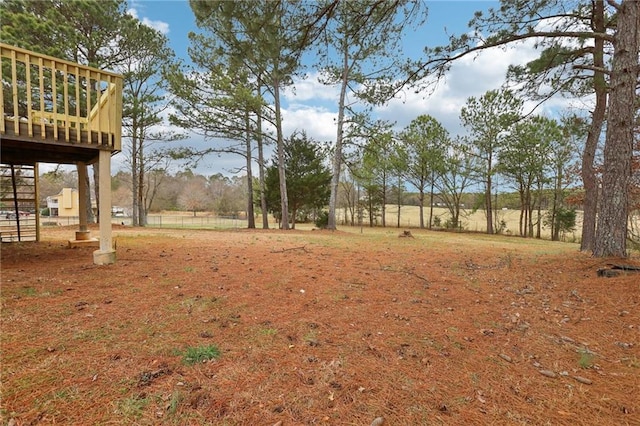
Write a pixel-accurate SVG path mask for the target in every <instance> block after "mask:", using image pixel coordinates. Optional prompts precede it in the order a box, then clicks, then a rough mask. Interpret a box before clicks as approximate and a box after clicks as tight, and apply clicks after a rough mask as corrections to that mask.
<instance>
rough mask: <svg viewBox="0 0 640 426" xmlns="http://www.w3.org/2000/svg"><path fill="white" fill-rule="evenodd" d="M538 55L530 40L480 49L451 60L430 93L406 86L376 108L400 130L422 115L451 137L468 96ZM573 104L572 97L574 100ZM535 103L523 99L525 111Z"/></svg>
mask: <svg viewBox="0 0 640 426" xmlns="http://www.w3.org/2000/svg"><path fill="white" fill-rule="evenodd" d="M538 56H539V52H536V50H535V49H534V47H533V41H530V42H526V43H521V44H519V45H518V46H514V47H510V48H508V49H502V48H493V49H488V50H485V51H481V52H480V53H479V54H477V55H475V56H467V57H463V58H461V59H459V60H458V61H456V62H454V63H453V65H452V66H451V68H450V70H449V71H448V72H447V73H446V76H445V78H444V79H443V80H442V81H440V82H438V84H437V85H436V86H435V90H433V91H432V92H427V91H423V92H420V93H416V92H415V91H414V90H411V89H410V88H407V89H406V90H405V91H404V92H403V93H402V94H401V95H400V96H398V97H397V98H396V99H394V100H392V101H390V102H389V103H388V104H387V105H385V106H383V107H379V108H377V109H376V113H377V114H378V115H379V116H380V118H383V119H386V120H390V121H395V122H397V128H398V129H402V128H404V127H405V126H407V125H408V124H409V123H410V122H411V120H413V119H414V118H416V117H417V116H418V115H421V114H429V115H431V116H433V117H435V118H436V119H437V120H438V121H440V122H441V123H442V125H443V126H444V127H445V128H446V129H447V130H448V131H449V133H450V134H451V135H452V136H455V135H457V134H463V133H465V132H464V129H463V128H462V126H461V124H460V119H459V116H460V110H461V108H462V107H463V106H464V105H465V104H466V101H467V99H468V98H469V97H472V96H474V97H479V96H482V95H483V94H484V93H485V92H487V91H488V90H495V89H499V88H500V87H501V86H502V84H503V83H504V81H505V76H506V72H507V69H508V67H509V65H512V64H525V63H527V62H529V61H531V60H533V59H535V58H536V57H538ZM571 102H572V101H569V100H567V99H564V98H561V97H556V98H554V99H552V100H550V101H548V103H546V104H545V105H544V106H543V108H541V109H538V110H537V112H539V113H544V112H548V111H551V110H557V109H562V108H565V107H568V106H569V105H570V103H571ZM573 103H574V104H575V100H573ZM534 105H535V103H534V102H525V106H524V110H525V112H529V111H530V110H531V108H533V107H534Z"/></svg>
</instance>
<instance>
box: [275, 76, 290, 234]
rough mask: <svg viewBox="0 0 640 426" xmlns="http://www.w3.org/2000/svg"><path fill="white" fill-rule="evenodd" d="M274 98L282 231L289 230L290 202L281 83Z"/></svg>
mask: <svg viewBox="0 0 640 426" xmlns="http://www.w3.org/2000/svg"><path fill="white" fill-rule="evenodd" d="M273 94H274V96H273V98H274V102H275V110H276V111H275V113H276V117H275V118H276V133H277V138H278V176H279V178H280V208H281V211H282V213H281V215H282V229H289V200H288V198H287V178H286V173H285V167H284V135H283V134H282V111H281V109H280V82H279V81H277V79H276V81H274V84H273Z"/></svg>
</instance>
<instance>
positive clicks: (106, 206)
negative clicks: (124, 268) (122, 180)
mask: <svg viewBox="0 0 640 426" xmlns="http://www.w3.org/2000/svg"><path fill="white" fill-rule="evenodd" d="M98 168H99V171H100V188H99V190H98V191H99V194H98V198H99V200H100V202H99V205H100V211H99V221H100V250H96V251H94V252H93V263H95V264H96V265H108V264H111V263H115V262H116V251H115V250H114V249H113V242H112V238H111V151H106V150H101V151H100V157H99V160H98Z"/></svg>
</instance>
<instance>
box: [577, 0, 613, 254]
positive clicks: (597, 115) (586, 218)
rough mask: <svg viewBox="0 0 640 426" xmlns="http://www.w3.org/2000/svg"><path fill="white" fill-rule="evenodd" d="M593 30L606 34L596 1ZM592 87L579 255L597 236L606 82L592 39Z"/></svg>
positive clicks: (598, 42) (599, 49)
mask: <svg viewBox="0 0 640 426" xmlns="http://www.w3.org/2000/svg"><path fill="white" fill-rule="evenodd" d="M593 5H594V6H593V22H592V25H593V28H594V31H595V32H598V33H601V34H604V33H605V21H604V1H603V0H596V1H594V3H593ZM593 65H594V69H595V70H596V71H594V74H593V84H594V90H595V95H596V105H595V108H594V110H593V113H592V114H591V127H590V129H589V133H588V135H587V140H586V142H585V145H584V152H583V153H582V185H583V186H584V203H583V220H582V241H581V242H580V250H581V251H591V250H593V246H594V241H595V234H596V216H597V211H598V196H599V195H598V181H597V177H596V171H595V167H594V161H595V157H596V151H597V149H598V141H599V140H600V135H601V133H602V125H603V123H604V119H605V114H606V110H607V82H606V80H605V75H604V72H602V71H599V70H603V69H604V40H603V39H602V38H600V37H596V38H594V49H593Z"/></svg>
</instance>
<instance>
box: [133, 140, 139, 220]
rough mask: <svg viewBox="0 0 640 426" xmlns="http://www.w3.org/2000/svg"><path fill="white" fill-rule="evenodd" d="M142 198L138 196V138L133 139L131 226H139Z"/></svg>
mask: <svg viewBox="0 0 640 426" xmlns="http://www.w3.org/2000/svg"><path fill="white" fill-rule="evenodd" d="M139 203H140V196H139V195H138V150H137V147H136V136H135V135H133V136H132V137H131V204H132V205H131V207H132V212H131V213H132V214H131V222H132V223H131V224H132V225H133V226H139V225H138V217H139V215H138V210H139V208H140V205H139Z"/></svg>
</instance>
